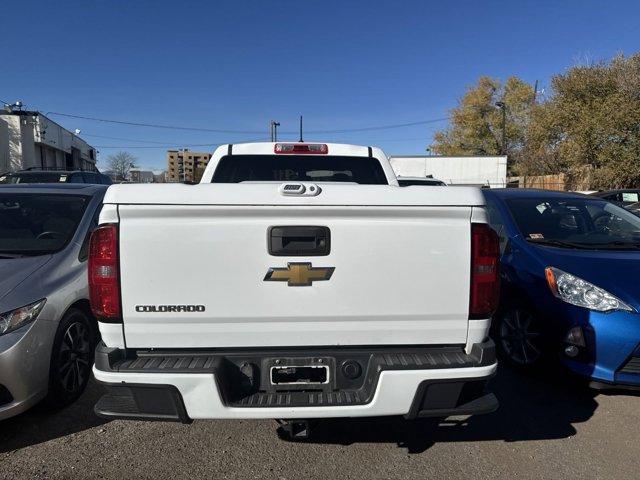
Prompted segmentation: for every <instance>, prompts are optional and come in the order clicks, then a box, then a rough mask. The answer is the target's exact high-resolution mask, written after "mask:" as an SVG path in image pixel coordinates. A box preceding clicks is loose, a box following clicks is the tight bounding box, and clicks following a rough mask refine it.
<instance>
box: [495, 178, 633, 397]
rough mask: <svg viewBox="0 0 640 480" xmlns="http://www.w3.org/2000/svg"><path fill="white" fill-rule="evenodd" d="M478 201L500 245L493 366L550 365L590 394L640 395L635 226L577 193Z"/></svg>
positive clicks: (512, 192)
mask: <svg viewBox="0 0 640 480" xmlns="http://www.w3.org/2000/svg"><path fill="white" fill-rule="evenodd" d="M484 194H485V198H486V200H487V211H488V214H489V221H490V223H491V225H492V227H493V228H494V229H495V230H496V232H497V233H498V236H499V238H500V249H501V277H502V292H501V304H500V308H499V309H498V311H497V312H496V315H495V317H494V321H493V326H492V329H493V336H494V340H495V342H496V345H497V347H498V349H499V352H500V353H501V354H502V357H503V358H504V359H506V361H507V362H508V363H511V364H513V365H516V366H518V367H521V368H523V369H534V368H536V367H539V366H540V365H544V364H545V360H550V359H558V358H559V359H560V361H561V362H562V363H563V364H564V365H565V366H566V367H568V368H569V369H570V370H571V371H573V372H575V373H576V374H579V375H581V376H583V377H586V378H588V379H589V380H591V385H592V386H593V387H599V388H608V387H631V388H633V387H640V314H639V313H638V312H639V311H640V218H639V217H637V216H635V215H633V214H632V213H630V212H628V211H626V210H625V209H623V208H621V207H619V206H617V205H615V204H613V203H610V202H607V201H605V200H602V199H600V198H597V197H591V196H586V195H580V194H572V193H563V192H551V191H542V190H527V189H495V190H484Z"/></svg>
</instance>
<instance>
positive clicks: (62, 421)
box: [0, 380, 108, 453]
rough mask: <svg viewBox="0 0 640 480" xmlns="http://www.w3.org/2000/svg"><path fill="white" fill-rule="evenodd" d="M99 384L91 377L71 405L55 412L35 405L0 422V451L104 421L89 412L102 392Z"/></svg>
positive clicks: (84, 428) (53, 437)
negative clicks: (84, 388)
mask: <svg viewBox="0 0 640 480" xmlns="http://www.w3.org/2000/svg"><path fill="white" fill-rule="evenodd" d="M103 393H104V392H103V390H102V387H101V386H99V385H98V384H96V383H95V381H93V380H91V381H90V382H89V385H88V386H87V390H86V391H85V392H84V393H83V394H82V396H81V397H80V399H78V401H77V402H75V403H74V404H72V405H70V406H68V407H66V408H64V409H62V410H57V411H53V412H52V411H48V410H46V409H44V408H43V407H40V406H36V407H34V408H32V409H31V410H28V411H27V412H25V413H23V414H21V415H18V416H17V417H13V418H10V419H8V420H3V421H1V422H0V453H4V452H9V451H11V450H16V449H19V448H23V447H27V446H30V445H36V444H38V443H42V442H46V441H48V440H53V439H55V438H59V437H64V436H65V435H69V434H72V433H77V432H81V431H83V430H87V429H89V428H93V427H96V426H98V425H102V424H104V423H107V422H108V420H104V419H101V418H99V417H98V416H97V415H96V414H95V413H94V412H93V406H94V405H95V403H96V402H97V401H98V399H99V398H100V396H101V395H102V394H103Z"/></svg>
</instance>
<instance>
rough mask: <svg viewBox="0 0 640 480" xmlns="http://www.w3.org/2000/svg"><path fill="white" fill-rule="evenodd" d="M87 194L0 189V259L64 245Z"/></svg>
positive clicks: (75, 225)
mask: <svg viewBox="0 0 640 480" xmlns="http://www.w3.org/2000/svg"><path fill="white" fill-rule="evenodd" d="M90 198H91V197H87V196H85V195H60V194H37V193H0V259H1V258H7V257H9V258H12V257H14V256H23V255H44V254H48V253H54V252H57V251H59V250H61V249H63V248H64V247H65V246H66V245H67V243H69V241H70V240H71V238H72V237H73V235H74V234H75V231H76V229H77V228H78V224H79V223H80V220H81V219H82V216H83V215H84V211H85V209H86V208H87V205H88V203H89V200H90Z"/></svg>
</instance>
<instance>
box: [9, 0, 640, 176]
mask: <svg viewBox="0 0 640 480" xmlns="http://www.w3.org/2000/svg"><path fill="white" fill-rule="evenodd" d="M2 17H3V25H4V32H5V33H4V34H3V35H2V39H1V40H0V58H1V59H2V62H3V68H2V74H1V75H0V100H3V101H11V102H12V101H15V100H16V99H20V100H22V101H24V102H25V103H26V104H27V107H28V108H30V109H37V110H40V111H42V112H61V113H68V114H76V115H81V116H90V117H98V118H106V119H116V120H123V121H132V122H141V123H156V124H167V125H176V126H184V127H200V128H207V129H224V130H242V131H259V132H264V133H260V134H255V133H253V134H222V133H214V132H196V131H194V132H191V131H185V130H168V129H155V128H143V127H134V126H125V125H117V124H109V123H101V122H94V121H89V120H82V119H74V118H69V117H62V116H56V115H51V118H53V119H55V120H56V121H58V122H59V123H61V124H62V125H63V126H65V127H67V128H69V129H71V130H73V129H75V128H79V129H81V130H82V134H81V136H83V137H84V138H85V139H86V140H87V141H89V142H90V143H91V144H93V145H96V146H98V147H99V151H100V156H101V158H105V157H106V156H107V155H109V154H110V153H114V152H115V151H118V150H128V151H130V152H132V153H133V154H134V155H136V156H137V157H138V159H139V163H140V165H142V166H145V167H154V168H161V167H163V166H164V165H165V150H166V148H165V146H164V145H172V146H175V147H183V146H189V145H197V144H215V143H227V142H236V143H237V142H240V141H243V140H255V139H259V138H261V139H265V140H266V139H267V137H268V122H269V120H271V119H275V120H278V121H279V122H280V123H281V125H282V126H281V127H280V129H281V130H282V131H295V130H296V129H297V118H298V115H300V114H302V115H304V118H305V129H306V130H309V131H312V130H334V129H343V128H344V129H349V128H360V127H369V126H384V125H394V124H403V123H411V122H419V121H424V120H431V119H439V118H443V117H445V116H446V115H447V112H448V110H449V109H451V108H452V107H454V106H455V105H456V102H457V100H458V98H459V97H460V96H461V95H462V94H463V93H464V91H465V89H466V88H467V87H468V86H470V85H472V84H473V83H474V82H475V81H476V79H477V78H478V77H479V76H481V75H489V76H492V77H497V78H501V79H504V78H506V77H507V76H509V75H517V76H520V77H521V78H523V79H525V80H527V81H529V82H532V83H533V82H534V81H535V80H536V79H537V80H539V82H540V86H541V87H543V88H544V87H547V88H548V85H549V80H550V77H551V76H552V75H553V74H556V73H560V72H563V71H564V70H565V69H566V68H568V67H570V66H572V65H575V64H576V63H584V62H585V60H590V61H594V60H595V61H597V60H605V59H610V58H611V57H612V56H614V55H615V54H617V53H624V54H632V53H635V52H636V51H638V50H640V2H637V1H629V2H623V1H610V2H607V1H587V0H580V1H439V2H435V1H391V0H389V1H386V2H378V1H362V2H360V1H344V0H343V1H330V0H324V1H302V0H297V1H293V0H292V1H273V2H271V1H257V0H255V1H249V0H233V1H232V0H229V1H226V2H222V1H216V2H213V1H133V0H130V1H124V0H122V1H93V0H83V1H60V2H58V1H56V2H51V1H43V2H34V1H29V0H21V1H6V2H3V6H2ZM445 126H446V122H434V123H430V124H422V125H416V126H412V127H404V128H394V129H385V130H376V131H365V132H350V133H339V134H338V133H333V134H315V135H311V134H309V135H307V138H305V140H312V139H313V140H326V141H337V142H348V143H358V144H374V145H379V146H381V147H382V148H383V149H385V150H386V151H387V153H403V154H420V153H423V152H424V151H425V148H426V146H427V145H429V143H430V142H431V139H432V135H433V133H434V131H436V130H437V129H438V128H443V127H445ZM103 137H117V138H103ZM293 138H294V135H286V134H281V135H280V139H293ZM133 140H144V141H145V142H140V141H133ZM152 142H156V143H152ZM134 147H145V148H134ZM149 147H153V148H149ZM193 149H204V150H210V149H213V147H206V146H205V147H193Z"/></svg>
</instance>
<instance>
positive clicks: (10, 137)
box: [0, 110, 96, 173]
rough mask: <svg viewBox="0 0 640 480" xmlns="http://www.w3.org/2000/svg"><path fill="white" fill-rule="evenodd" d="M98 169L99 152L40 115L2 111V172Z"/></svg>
mask: <svg viewBox="0 0 640 480" xmlns="http://www.w3.org/2000/svg"><path fill="white" fill-rule="evenodd" d="M30 167H34V168H47V169H60V170H89V171H95V170H96V150H95V148H93V147H92V146H90V145H89V144H88V143H87V142H85V141H84V140H82V139H81V138H80V137H78V136H77V135H76V134H74V133H73V132H70V131H69V130H66V129H64V128H63V127H61V126H60V125H58V124H57V123H56V122H54V121H53V120H51V119H49V118H47V117H45V116H44V115H43V114H41V113H40V112H31V111H22V110H14V111H11V112H8V111H0V173H2V172H9V171H10V172H13V171H16V170H23V169H26V168H30Z"/></svg>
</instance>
